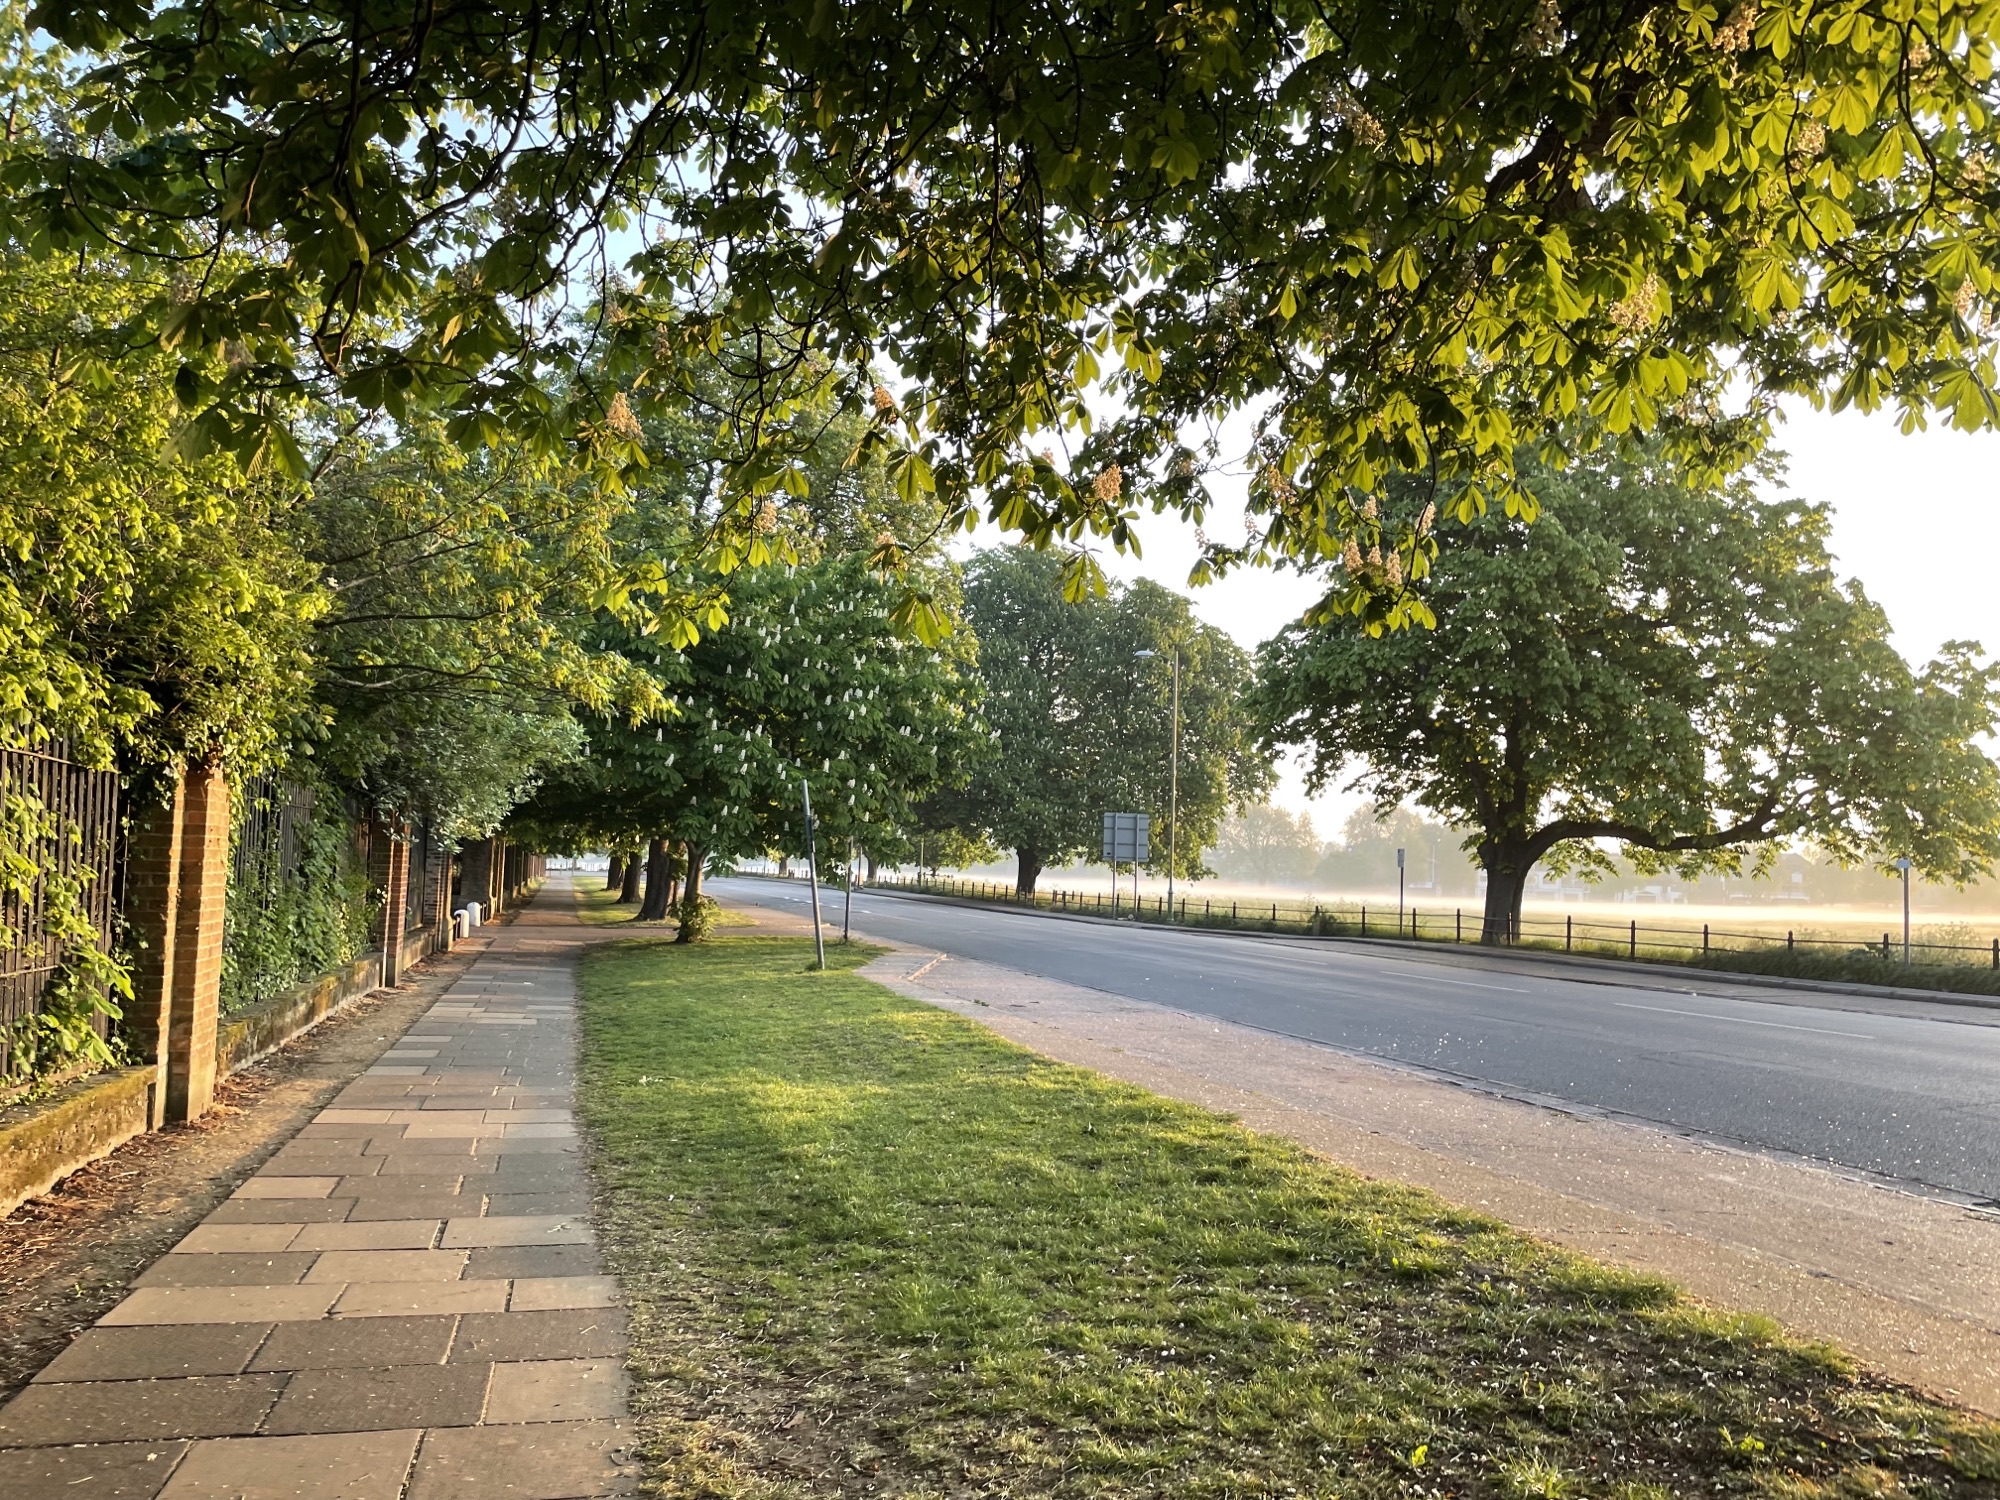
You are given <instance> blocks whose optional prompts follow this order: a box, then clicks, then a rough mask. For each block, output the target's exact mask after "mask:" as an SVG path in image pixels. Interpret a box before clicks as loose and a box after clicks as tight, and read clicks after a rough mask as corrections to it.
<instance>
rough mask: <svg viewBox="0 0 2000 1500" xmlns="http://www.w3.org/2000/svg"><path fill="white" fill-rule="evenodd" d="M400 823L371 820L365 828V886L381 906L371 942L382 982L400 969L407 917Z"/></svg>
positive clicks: (405, 846)
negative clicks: (378, 959) (377, 954)
mask: <svg viewBox="0 0 2000 1500" xmlns="http://www.w3.org/2000/svg"><path fill="white" fill-rule="evenodd" d="M406 832H407V830H406V829H404V828H403V827H402V826H401V825H398V824H392V823H385V822H383V821H382V820H381V819H380V818H377V819H375V820H374V821H373V822H372V823H371V824H370V825H369V828H368V888H369V890H370V892H372V893H373V894H374V895H375V896H376V897H377V898H378V899H380V901H381V903H382V906H381V911H380V913H379V914H378V915H377V916H376V918H375V942H376V946H378V947H379V948H381V950H382V983H384V984H394V983H395V982H396V981H397V980H398V979H400V978H401V977H402V972H403V930H404V927H405V925H406V923H407V922H408V920H409V912H408V911H407V910H406V909H405V904H406V902H407V901H408V899H409V893H410V844H409V840H408V839H407V838H406V837H405V836H404V835H405V833H406Z"/></svg>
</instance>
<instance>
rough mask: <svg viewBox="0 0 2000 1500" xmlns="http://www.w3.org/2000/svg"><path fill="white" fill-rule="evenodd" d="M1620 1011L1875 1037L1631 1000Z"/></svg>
mask: <svg viewBox="0 0 2000 1500" xmlns="http://www.w3.org/2000/svg"><path fill="white" fill-rule="evenodd" d="M1612 1003H1613V1004H1614V1005H1616V1006H1617V1007H1618V1008H1619V1009H1620V1010H1656V1011H1658V1012H1659V1013H1660V1014H1661V1015H1663V1016H1696V1017H1699V1018H1700V1019H1701V1020H1704V1021H1728V1022H1731V1023H1733V1024H1734V1025H1737V1026H1769V1027H1772V1028H1773V1029H1775V1030H1778V1031H1810V1032H1813V1033H1814V1034H1815V1035H1818V1036H1851V1037H1855V1038H1857V1039H1858V1040H1860V1041H1864V1042H1872V1041H1874V1040H1875V1036H1874V1034H1873V1033H1872V1032H1867V1031H1829V1030H1828V1029H1827V1028H1826V1027H1824V1026H1789V1025H1787V1024H1786V1023H1785V1022H1783V1021H1753V1020H1751V1019H1749V1017H1747V1016H1718V1015H1717V1014H1716V1013H1715V1012H1714V1011H1711V1010H1675V1009H1674V1008H1673V1007H1672V1006H1670V1005H1637V1004H1634V1003H1633V1002H1631V1001H1629V1000H1614V1001H1613V1002H1612Z"/></svg>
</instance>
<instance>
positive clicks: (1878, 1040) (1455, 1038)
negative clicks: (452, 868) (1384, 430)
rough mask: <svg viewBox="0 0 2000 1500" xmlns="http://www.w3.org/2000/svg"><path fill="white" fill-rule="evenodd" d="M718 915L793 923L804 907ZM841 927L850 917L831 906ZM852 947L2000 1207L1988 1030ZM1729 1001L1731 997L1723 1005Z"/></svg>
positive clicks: (1331, 958) (1094, 926)
mask: <svg viewBox="0 0 2000 1500" xmlns="http://www.w3.org/2000/svg"><path fill="white" fill-rule="evenodd" d="M711 888H712V889H713V890H714V892H715V894H716V895H717V896H719V897H721V898H722V899H724V900H727V901H729V902H732V903H736V904H740V905H746V906H766V907H770V908H773V909H777V910H782V911H788V912H793V913H798V912H802V911H803V910H804V909H805V904H806V901H807V893H806V890H805V888H804V887H803V886H800V885H791V884H787V883H782V882H777V881H770V880H757V879H733V880H718V881H714V882H712V883H711ZM827 895H828V900H827V904H826V906H825V913H826V915H828V916H830V917H832V918H833V920H834V921H835V922H836V923H837V921H838V914H839V905H838V903H839V899H840V898H839V896H838V894H837V893H832V892H829V893H827ZM854 926H855V929H856V931H857V933H860V934H866V935H873V936H879V937H882V938H886V939H892V940H895V941H899V942H905V943H911V944H916V945H920V946H923V947H926V948H933V949H936V950H937V951H939V952H943V953H950V954H954V955H957V956H960V957H964V958H970V959H977V960H980V961H982V962H985V963H994V964H1003V965H1006V966H1009V967H1012V968H1015V969H1020V970H1024V971H1026V972H1028V973H1032V974H1037V975H1040V976H1042V977H1044V978H1048V979H1057V980H1062V981H1064V982H1067V983H1070V984H1078V985H1086V986H1089V987H1091V988H1093V989H1098V990H1104V991H1108V992H1110V993H1113V994H1117V995H1123V996H1126V997H1128V998H1131V999H1136V1000H1148V1001H1153V1002H1157V1003H1159V1004H1162V1005H1169V1006H1173V1007H1175V1008H1177V1009H1180V1010H1185V1011H1191V1012H1195V1013H1198V1014H1202V1015H1209V1016H1214V1017H1216V1018H1218V1019H1221V1020H1227V1021H1235V1022H1240V1023H1243V1024H1246V1025H1250V1026H1256V1027H1260V1028H1262V1029H1265V1030H1268V1031H1274V1032H1278V1033H1281V1034H1284V1035H1287V1036H1292V1037H1297V1038H1300V1039H1303V1040H1306V1041H1311V1042H1317V1043H1321V1044H1323V1045H1325V1046H1329V1047H1336V1048H1339V1049H1341V1050H1342V1051H1346V1052H1351V1053H1357V1054H1360V1055H1362V1056H1366V1057H1374V1058H1381V1059H1385V1060H1388V1061H1392V1062H1395V1063H1398V1064H1401V1065H1405V1066H1410V1067H1416V1068H1421V1069H1425V1070H1428V1071H1431V1072H1435V1073H1439V1074H1443V1075H1446V1076H1449V1077H1452V1078H1455V1079H1460V1080H1463V1081H1466V1082H1469V1083H1473V1084H1476V1085H1478V1086H1481V1087H1484V1088H1488V1089H1492V1090H1495V1091H1497V1092H1501V1093H1506V1094H1510V1095H1514V1096H1520V1097H1528V1098H1536V1099H1541V1100H1545V1101H1553V1102H1559V1103H1562V1104H1566V1105H1571V1106H1578V1107H1582V1108H1584V1109H1588V1110H1600V1111H1604V1112H1607V1113H1610V1114H1613V1115H1617V1116H1622V1117H1626V1118H1631V1119H1638V1120H1645V1121H1649V1122H1652V1123H1655V1124H1659V1125H1666V1126H1671V1127H1673V1128H1676V1129H1679V1130H1684V1131H1689V1132H1693V1133H1695V1134H1697V1135H1700V1136H1703V1137H1706V1138H1708V1139H1712V1140H1717V1141H1724V1142H1729V1143H1732V1144H1736V1145H1742V1146H1748V1147H1752V1148H1755V1149H1759V1150H1767V1151H1776V1152H1781V1153H1785V1154H1788V1155H1792V1156H1798V1157H1804V1158H1808V1159H1811V1160H1815V1161H1820V1162H1827V1163H1832V1164H1835V1165H1838V1166H1843V1167H1848V1168H1853V1169H1855V1170H1858V1171H1862V1172H1867V1173H1870V1174H1873V1175H1876V1176H1879V1177H1885V1178H1889V1179H1892V1180H1894V1181H1896V1182H1899V1183H1903V1184H1907V1185H1909V1186H1911V1187H1913V1188H1918V1189H1923V1190H1928V1191H1933V1192H1942V1193H1945V1194H1948V1195H1951V1196H1954V1197H1964V1198H1970V1199H1974V1200H1982V1201H1990V1200H2000V1025H1995V1024H1993V1023H1994V1022H1995V1020H1996V1015H1995V1013H1993V1012H1990V1011H1966V1012H1960V1013H1958V1014H1954V1013H1953V1012H1952V1010H1951V1008H1950V1007H1948V1006H1942V1005H1938V1006H1929V1005H1916V1006H1911V1005H1901V1006H1895V1005H1891V1006H1889V1007H1885V1008H1888V1009H1898V1010H1900V1011H1902V1012H1903V1013H1901V1014H1881V1013H1874V1012H1871V1011H1870V1010H1869V1009H1868V1008H1867V1006H1868V1004H1869V1002H1867V1001H1865V1000H1857V1001H1846V1000H1844V999H1843V1001H1841V1002H1840V1003H1839V1005H1838V1007H1837V1008H1836V1007H1835V1006H1834V1005H1831V1004H1829V1005H1819V1004H1813V1003H1799V1000H1798V997H1797V996H1796V995H1788V996H1787V997H1786V998H1785V999H1783V1000H1779V999H1760V998H1756V997H1754V996H1745V995H1743V994H1741V993H1737V994H1727V993H1721V994H1717V993H1710V992H1708V991H1707V990H1706V989H1704V990H1703V991H1702V992H1701V993H1699V994H1689V993H1687V992H1686V991H1685V990H1682V991H1675V990H1671V989H1662V988H1659V987H1657V985H1648V986H1640V985H1629V986H1628V985H1621V984H1618V983H1617V982H1615V981H1613V982H1609V983H1585V982H1579V981H1576V980H1571V979H1565V978H1561V977H1551V976H1547V975H1544V974H1540V973H1536V972H1533V971H1522V970H1520V969H1519V968H1517V967H1514V966H1510V965H1505V964H1504V963H1499V964H1495V965H1494V966H1493V967H1478V966H1476V961H1475V965H1473V966H1468V965H1466V964H1464V963H1462V962H1456V961H1439V960H1436V959H1431V958H1428V957H1426V956H1424V955H1420V954H1407V953H1404V952H1401V951H1399V950H1395V949H1372V950H1370V949H1364V948H1361V947H1360V946H1359V945H1345V944H1332V943H1312V944H1308V943H1304V942H1300V943H1287V942H1282V941H1277V942H1274V941H1257V940H1247V939H1244V938H1240V937H1229V936H1225V935H1220V934H1215V933H1203V932H1192V931H1173V930H1170V929H1163V928H1155V927H1143V928H1124V927H1119V926H1116V925H1113V924H1109V923H1094V922H1075V921H1064V920H1058V919H1052V918H1048V917H1036V916H1029V915H1025V914H1022V913H1018V912H1009V911H1006V910H989V909H984V908H979V907H970V906H959V905H953V904H948V903H943V902H936V901H927V900H922V899H913V898H910V897H907V896H894V895H880V894H874V893H860V892H857V893H856V895H855V897H854ZM1722 988H1724V989H1726V988H1727V986H1726V985H1724V986H1722Z"/></svg>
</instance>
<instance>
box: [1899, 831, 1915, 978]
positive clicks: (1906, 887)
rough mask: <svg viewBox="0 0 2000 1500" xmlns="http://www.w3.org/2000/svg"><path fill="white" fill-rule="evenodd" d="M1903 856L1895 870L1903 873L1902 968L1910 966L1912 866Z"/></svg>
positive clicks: (1911, 861) (1908, 859)
mask: <svg viewBox="0 0 2000 1500" xmlns="http://www.w3.org/2000/svg"><path fill="white" fill-rule="evenodd" d="M1914 863H1915V861H1914V860H1912V859H1911V858H1910V857H1909V855H1907V854H1905V855H1904V856H1903V857H1902V858H1901V859H1898V860H1897V861H1896V868H1897V869H1899V870H1901V871H1902V872H1903V967H1904V968H1906V969H1907V968H1908V967H1909V966H1910V866H1911V865H1912V864H1914Z"/></svg>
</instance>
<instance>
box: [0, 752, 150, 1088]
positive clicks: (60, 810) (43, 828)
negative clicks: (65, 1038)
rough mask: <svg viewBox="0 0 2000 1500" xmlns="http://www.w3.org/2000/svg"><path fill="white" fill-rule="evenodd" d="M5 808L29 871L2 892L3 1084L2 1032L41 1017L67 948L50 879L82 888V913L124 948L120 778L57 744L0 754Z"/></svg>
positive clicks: (108, 943) (1, 1068)
mask: <svg viewBox="0 0 2000 1500" xmlns="http://www.w3.org/2000/svg"><path fill="white" fill-rule="evenodd" d="M0 801H4V802H5V803H6V804H7V807H6V813H7V815H8V818H9V822H10V823H11V824H12V825H13V827H14V828H15V830H16V831H17V833H19V834H22V835H24V836H25V844H26V846H25V847H22V848H18V849H16V850H14V851H12V852H13V853H15V854H16V855H17V856H18V857H19V859H20V861H21V864H22V868H23V871H24V874H23V876H22V877H21V880H20V883H19V884H14V883H12V882H10V888H9V889H7V890H6V891H5V892H4V894H0V1076H5V1075H6V1073H7V1065H8V1061H9V1060H8V1058H7V1055H6V1046H7V1042H6V1030H5V1028H8V1027H11V1025H12V1023H14V1022H16V1021H19V1020H21V1019H23V1018H25V1017H27V1016H31V1015H34V1014H36V1013H37V1012H38V1011H39V1010H40V1008H41V1003H42V997H43V994H44V992H45V991H46V990H47V989H48V987H49V984H50V983H51V981H53V980H54V979H55V977H56V976H57V974H58V973H60V972H61V969H62V966H63V953H62V947H61V944H60V942H59V941H58V940H57V938H56V937H55V935H54V934H52V933H51V932H50V931H49V925H48V920H47V919H48V916H49V911H48V900H49V895H50V891H49V885H50V880H51V877H58V878H67V879H71V880H76V881H79V882H81V890H80V899H81V903H82V907H83V910H84V913H85V914H86V916H87V917H88V920H89V922H90V924H91V926H92V927H93V928H94V929H95V930H96V933H97V941H98V943H99V945H100V946H101V947H102V948H103V949H104V950H105V951H107V952H109V951H110V950H111V949H112V948H113V947H115V946H116V944H117V941H118V930H119V928H118V896H119V880H120V878H121V875H122V872H123V865H124V848H125V841H124V831H123V825H122V822H121V819H120V816H119V785H118V775H117V773H116V772H114V771H97V770H92V769H91V768H90V767H88V766H85V765H81V764H79V763H78V762H76V761H74V760H71V759H70V758H69V753H68V747H67V746H66V745H64V744H63V743H62V742H60V741H56V742H51V743H48V744H44V745H42V746H41V747H39V748H36V749H8V750H0ZM29 872H31V873H29ZM92 1024H93V1026H94V1027H95V1029H96V1030H97V1032H98V1034H99V1035H105V1034H107V1031H108V1027H109V1024H110V1023H109V1020H108V1018H107V1017H104V1016H99V1017H98V1018H97V1019H96V1020H95V1021H94V1022H93V1023H92Z"/></svg>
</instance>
